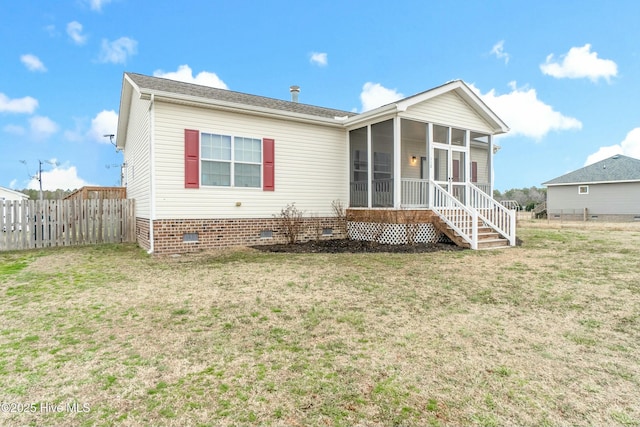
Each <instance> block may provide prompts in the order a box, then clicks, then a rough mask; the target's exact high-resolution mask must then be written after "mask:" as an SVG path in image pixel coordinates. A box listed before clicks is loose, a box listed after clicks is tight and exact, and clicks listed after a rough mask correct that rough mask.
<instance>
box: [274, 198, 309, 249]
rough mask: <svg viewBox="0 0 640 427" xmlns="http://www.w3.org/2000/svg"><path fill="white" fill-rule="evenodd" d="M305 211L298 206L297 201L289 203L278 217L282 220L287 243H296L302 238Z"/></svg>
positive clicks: (281, 224) (281, 223) (281, 225)
mask: <svg viewBox="0 0 640 427" xmlns="http://www.w3.org/2000/svg"><path fill="white" fill-rule="evenodd" d="M303 216H304V215H303V212H302V211H301V210H300V209H298V208H297V207H296V204H295V203H291V204H290V205H287V207H285V208H284V209H282V210H281V211H280V215H278V216H277V218H278V219H279V220H280V227H281V229H282V232H283V233H284V235H285V237H286V238H287V243H289V244H294V243H295V242H297V241H298V239H299V238H300V233H301V232H302V225H303V223H304V219H303Z"/></svg>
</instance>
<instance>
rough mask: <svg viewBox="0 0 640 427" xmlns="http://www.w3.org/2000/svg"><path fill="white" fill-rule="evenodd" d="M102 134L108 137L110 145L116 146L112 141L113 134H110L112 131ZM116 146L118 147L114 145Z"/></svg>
mask: <svg viewBox="0 0 640 427" xmlns="http://www.w3.org/2000/svg"><path fill="white" fill-rule="evenodd" d="M102 136H104V137H105V138H109V142H111V145H113V146H114V147H116V144H115V143H114V142H113V137H115V135H114V134H112V133H107V134H105V135H102ZM116 148H118V147H116Z"/></svg>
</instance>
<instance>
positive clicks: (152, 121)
mask: <svg viewBox="0 0 640 427" xmlns="http://www.w3.org/2000/svg"><path fill="white" fill-rule="evenodd" d="M150 101H151V102H150V103H149V204H150V206H151V209H150V212H149V250H148V251H147V253H149V254H152V253H153V251H154V249H155V248H154V246H155V245H154V234H153V220H154V219H155V218H156V200H155V199H156V192H155V186H156V185H155V180H154V179H153V171H154V168H155V156H154V154H153V153H154V151H155V150H154V149H153V136H154V132H155V109H154V105H155V97H154V95H153V94H151V98H150Z"/></svg>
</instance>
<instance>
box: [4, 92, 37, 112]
mask: <svg viewBox="0 0 640 427" xmlns="http://www.w3.org/2000/svg"><path fill="white" fill-rule="evenodd" d="M36 108H38V100H37V99H35V98H32V97H30V96H25V97H24V98H18V99H9V97H8V96H7V95H5V94H4V93H0V113H27V114H31V113H33V112H34V111H35V110H36Z"/></svg>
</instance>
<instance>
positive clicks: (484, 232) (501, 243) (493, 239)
mask: <svg viewBox="0 0 640 427" xmlns="http://www.w3.org/2000/svg"><path fill="white" fill-rule="evenodd" d="M433 226H434V227H435V228H436V230H438V231H439V232H441V233H443V234H444V235H445V236H447V237H448V238H449V239H450V240H451V241H452V242H453V243H455V244H456V245H457V246H460V247H462V248H470V247H471V244H470V243H469V242H467V241H466V240H465V239H464V238H462V237H461V236H460V235H459V234H458V233H457V232H456V231H455V230H454V229H452V228H451V227H449V225H447V223H446V222H444V221H443V220H442V219H441V218H439V217H435V218H433ZM508 247H509V240H507V239H505V238H504V237H503V236H502V235H501V234H500V233H498V232H497V231H495V230H494V229H493V228H491V227H490V226H488V225H487V224H485V222H484V221H482V220H479V221H478V249H500V248H508Z"/></svg>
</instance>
